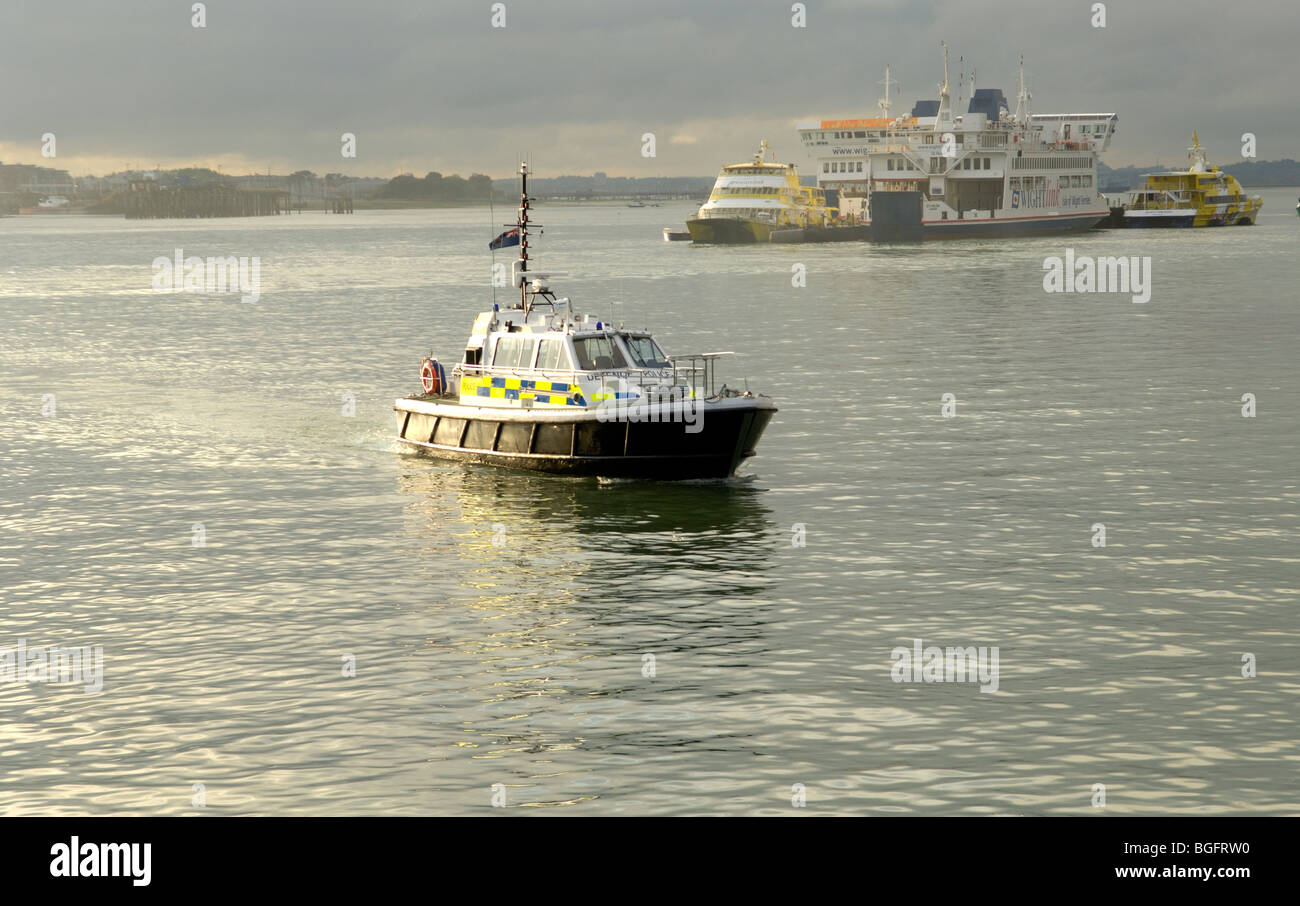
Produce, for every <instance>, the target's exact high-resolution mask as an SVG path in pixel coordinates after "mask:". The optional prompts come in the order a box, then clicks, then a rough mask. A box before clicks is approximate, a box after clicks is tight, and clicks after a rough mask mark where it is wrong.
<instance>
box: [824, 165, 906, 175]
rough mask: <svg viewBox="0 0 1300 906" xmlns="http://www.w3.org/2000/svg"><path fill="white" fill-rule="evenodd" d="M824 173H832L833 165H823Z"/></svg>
mask: <svg viewBox="0 0 1300 906" xmlns="http://www.w3.org/2000/svg"><path fill="white" fill-rule="evenodd" d="M890 169H891V170H892V169H893V167H890ZM822 172H823V173H829V172H831V165H830V164H827V163H823V164H822Z"/></svg>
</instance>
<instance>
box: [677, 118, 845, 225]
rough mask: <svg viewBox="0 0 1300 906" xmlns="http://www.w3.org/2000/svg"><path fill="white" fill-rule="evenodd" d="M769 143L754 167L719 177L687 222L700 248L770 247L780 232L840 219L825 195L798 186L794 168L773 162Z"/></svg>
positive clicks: (733, 167) (731, 168) (734, 168)
mask: <svg viewBox="0 0 1300 906" xmlns="http://www.w3.org/2000/svg"><path fill="white" fill-rule="evenodd" d="M769 153H770V152H769V150H768V147H767V142H762V143H760V144H759V146H758V153H757V154H755V155H754V159H753V161H752V162H750V163H744V164H729V165H728V166H725V167H723V168H722V170H721V172H719V173H718V180H717V182H715V183H714V184H713V191H712V192H711V193H709V200H708V201H706V202H705V203H704V204H703V205H701V206H700V210H699V211H698V212H697V213H696V215H695V216H694V217H691V218H690V219H688V220H687V221H686V229H687V230H689V231H690V234H691V239H693V240H694V241H695V242H767V241H769V240H770V239H771V236H772V233H773V232H774V231H777V230H789V229H803V228H806V227H820V226H825V225H826V224H827V223H828V221H829V220H830V219H831V218H833V217H834V216H835V212H834V211H833V210H828V209H827V207H826V198H825V195H824V193H823V192H822V190H821V189H819V188H816V187H813V186H804V185H801V184H800V183H799V173H798V171H797V170H796V168H795V165H794V164H778V163H775V162H774V161H768V160H767V157H768V156H769Z"/></svg>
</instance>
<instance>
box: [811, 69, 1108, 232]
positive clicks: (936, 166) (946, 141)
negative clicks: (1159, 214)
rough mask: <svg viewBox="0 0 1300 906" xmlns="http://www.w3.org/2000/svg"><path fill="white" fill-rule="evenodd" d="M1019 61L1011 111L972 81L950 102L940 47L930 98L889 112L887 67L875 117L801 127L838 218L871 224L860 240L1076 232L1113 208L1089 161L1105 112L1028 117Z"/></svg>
mask: <svg viewBox="0 0 1300 906" xmlns="http://www.w3.org/2000/svg"><path fill="white" fill-rule="evenodd" d="M1029 100H1030V94H1029V92H1028V90H1027V88H1026V86H1025V78H1024V60H1023V59H1022V60H1021V62H1020V84H1019V92H1018V97H1017V103H1016V110H1015V112H1014V113H1011V112H1010V111H1009V110H1008V106H1007V102H1006V98H1005V97H1004V95H1003V93H1002V91H1001V90H1000V89H986V88H979V89H977V88H976V87H975V80H974V76H972V77H971V81H970V96H969V99H968V100H966V101H959V102H954V100H953V98H952V93H951V89H950V85H949V79H948V48H947V45H944V48H943V82H942V83H941V85H940V86H939V99H938V100H937V101H934V100H930V101H919V102H917V103H916V105H915V106H914V107H913V108H912V110H911V112H910V113H909V114H907V115H905V116H898V117H894V116H892V115H891V104H890V99H889V71H888V69H886V71H885V96H884V98H883V99H882V100H881V101H880V108H881V113H882V115H881V116H880V117H877V118H872V119H850V120H816V121H809V122H802V123H800V124H799V126H798V128H799V134H800V136H801V138H802V140H803V144H804V148H805V149H806V150H807V152H808V153H809V154H810V155H811V156H813V157H814V158H815V159H816V161H817V167H818V174H817V181H818V185H819V186H820V187H821V188H823V189H825V190H826V195H827V204H828V205H831V206H834V207H836V208H838V211H839V215H840V217H841V218H851V219H852V220H853V221H854V222H856V223H859V224H865V225H869V226H870V229H869V230H867V231H864V232H865V233H866V237H865V238H871V239H876V240H881V239H884V240H890V239H905V240H911V239H922V238H935V237H956V236H1005V235H1020V234H1029V233H1044V232H1064V231H1070V230H1085V229H1089V228H1091V227H1094V226H1096V225H1097V224H1099V223H1100V222H1101V221H1102V220H1104V219H1106V218H1107V217H1108V216H1109V214H1110V209H1109V207H1108V206H1107V203H1106V200H1105V198H1104V197H1103V196H1102V195H1101V194H1100V192H1099V191H1098V185H1097V156H1098V155H1099V154H1100V153H1101V152H1102V151H1105V150H1106V149H1107V148H1108V147H1109V146H1110V140H1111V138H1112V137H1113V136H1114V134H1115V130H1116V127H1117V126H1118V123H1119V117H1118V115H1116V114H1114V113H1070V114H1059V113H1052V114H1031V113H1030V112H1029Z"/></svg>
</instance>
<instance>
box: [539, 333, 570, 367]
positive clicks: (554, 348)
mask: <svg viewBox="0 0 1300 906" xmlns="http://www.w3.org/2000/svg"><path fill="white" fill-rule="evenodd" d="M539 345H540V348H539V349H538V351H537V367H538V368H539V369H541V370H542V371H568V370H569V353H568V351H567V350H566V349H565V348H564V341H563V340H542V342H541V343H540V344H539Z"/></svg>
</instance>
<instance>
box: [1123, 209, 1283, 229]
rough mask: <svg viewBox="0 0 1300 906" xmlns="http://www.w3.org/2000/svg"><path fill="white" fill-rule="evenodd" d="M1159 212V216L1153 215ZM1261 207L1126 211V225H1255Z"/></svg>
mask: <svg viewBox="0 0 1300 906" xmlns="http://www.w3.org/2000/svg"><path fill="white" fill-rule="evenodd" d="M1156 214H1158V215H1159V216H1153V215H1156ZM1258 216H1259V209H1258V208H1255V209H1254V210H1234V211H1229V212H1227V213H1223V214H1220V213H1218V212H1207V211H1194V210H1188V211H1178V212H1177V213H1170V212H1167V211H1160V212H1139V211H1125V212H1124V226H1126V227H1129V228H1136V229H1158V228H1161V227H1175V228H1180V227H1215V226H1254V225H1255V218H1256V217H1258Z"/></svg>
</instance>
